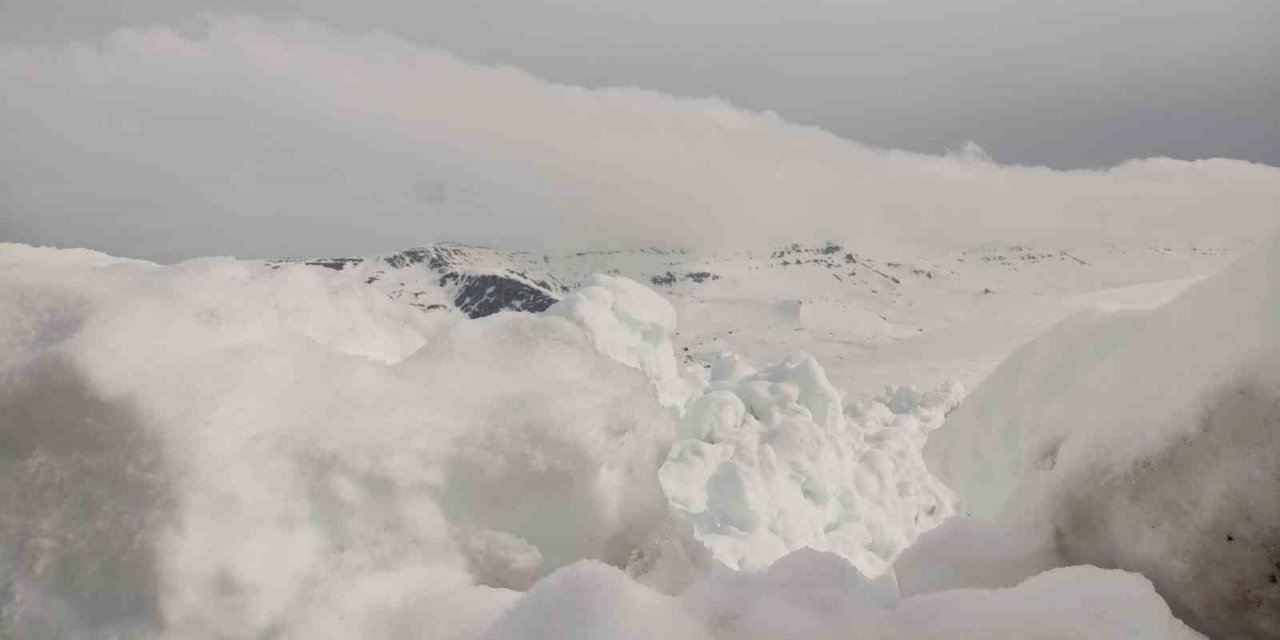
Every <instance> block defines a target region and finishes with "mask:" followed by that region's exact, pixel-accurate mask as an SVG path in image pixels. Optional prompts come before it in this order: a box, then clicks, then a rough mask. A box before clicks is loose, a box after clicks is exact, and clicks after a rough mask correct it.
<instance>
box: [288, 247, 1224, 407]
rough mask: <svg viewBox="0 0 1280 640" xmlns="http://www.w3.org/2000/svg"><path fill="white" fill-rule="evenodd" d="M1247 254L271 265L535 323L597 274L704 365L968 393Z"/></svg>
mask: <svg viewBox="0 0 1280 640" xmlns="http://www.w3.org/2000/svg"><path fill="white" fill-rule="evenodd" d="M1248 246H1249V245H1248V244H1246V243H1239V244H1237V245H1194V244H1187V245H1154V244H1151V245H1139V246H1120V245H1101V246H1096V247H1082V248H1077V249H1074V250H1070V251H1067V250H1061V249H1039V248H1036V247H1030V246H1020V245H1014V246H989V247H983V248H977V249H971V250H967V251H961V252H958V253H953V254H947V255H935V256H925V255H921V254H920V253H919V252H918V251H913V250H906V249H896V248H884V247H876V246H872V247H850V246H842V245H840V244H834V243H825V244H818V245H800V244H789V245H785V246H779V247H776V248H773V249H769V250H760V251H752V250H741V251H727V252H716V253H710V252H695V251H688V250H683V249H671V248H658V247H651V248H644V249H631V250H614V251H584V252H574V253H567V254H560V255H553V254H542V253H532V252H524V251H509V250H503V249H493V248H486V247H475V246H467V245H462V244H457V243H441V244H434V245H429V246H423V247H417V248H412V249H406V250H403V251H399V252H396V253H391V254H386V255H379V256H367V257H344V258H312V259H290V260H280V261H274V262H272V263H271V264H273V265H276V266H279V265H284V264H297V263H301V264H303V265H307V266H312V267H316V268H324V269H329V270H333V271H337V272H339V273H340V274H341V275H342V277H346V278H350V279H351V281H352V283H353V284H356V285H359V286H367V287H370V288H372V289H374V290H375V291H377V292H379V293H381V294H382V295H385V296H387V297H388V298H390V299H392V300H396V301H399V302H402V303H404V304H406V305H409V306H411V307H413V308H415V309H418V310H420V311H422V312H425V313H459V314H463V315H465V316H467V317H470V318H480V317H484V316H488V315H492V314H494V313H498V312H500V311H526V312H541V311H543V310H545V309H546V308H548V307H549V306H551V305H552V304H554V303H555V302H556V301H557V300H559V299H561V298H562V297H563V296H564V295H565V293H566V292H567V291H570V290H572V289H574V288H576V287H578V286H580V285H581V284H582V282H583V281H584V280H585V279H586V278H588V277H590V276H591V275H592V274H595V273H603V274H609V275H620V276H624V277H627V278H630V279H632V280H636V281H638V282H642V283H644V284H646V285H648V286H650V287H652V288H653V289H655V290H657V291H659V292H660V293H662V294H663V295H664V296H665V297H666V298H667V299H668V300H669V301H670V302H671V303H672V304H673V305H674V306H675V308H676V310H677V312H678V314H679V316H680V319H681V328H680V331H679V332H678V333H677V334H676V335H675V340H676V346H677V348H678V350H679V351H680V353H681V354H683V355H684V356H685V357H686V359H688V360H693V361H697V362H701V363H702V364H703V365H704V366H708V367H709V366H710V365H711V363H713V362H714V361H715V359H716V358H717V357H718V355H719V354H720V353H722V352H724V351H732V352H734V353H738V354H743V355H745V356H747V357H749V358H752V359H754V360H757V361H777V360H781V359H783V358H785V357H787V356H788V355H790V354H791V353H793V352H796V351H801V352H808V353H813V354H815V355H820V356H821V358H822V360H823V362H824V364H825V365H826V367H827V371H828V374H829V375H830V376H831V378H832V380H833V382H835V383H836V384H837V385H838V386H840V387H842V388H845V389H847V390H851V391H854V392H857V393H859V394H860V395H866V396H870V395H874V394H876V393H878V392H879V391H880V390H881V389H882V387H883V386H885V385H887V384H900V383H903V382H910V383H912V384H917V385H920V386H924V387H933V386H936V385H937V384H939V383H941V382H943V381H944V380H946V379H958V380H960V381H962V382H964V383H965V384H969V385H972V384H974V383H976V382H977V381H978V380H980V379H981V378H982V377H983V376H984V375H985V374H986V373H987V372H988V371H990V370H991V368H992V367H994V366H995V365H996V364H997V363H998V362H999V361H1000V360H1002V359H1003V358H1004V357H1005V356H1006V355H1008V354H1009V353H1010V352H1011V351H1012V350H1013V349H1014V348H1016V347H1017V346H1018V345H1020V344H1022V343H1023V342H1025V341H1027V340H1029V339H1031V338H1032V337H1034V336H1036V335H1039V334H1040V333H1041V332H1043V331H1044V330H1045V329H1046V328H1048V327H1049V326H1051V325H1052V324H1053V323H1055V322H1056V321H1058V320H1060V319H1061V318H1063V317H1065V316H1066V315H1069V314H1070V313H1072V312H1074V311H1076V310H1079V309H1081V308H1085V307H1090V306H1094V305H1097V304H1110V305H1116V304H1119V305H1131V304H1137V305H1148V304H1152V303H1158V302H1161V301H1164V300H1167V299H1169V298H1170V297H1172V296H1173V295H1175V294H1176V293H1177V292H1179V291H1181V290H1182V288H1184V287H1185V286H1186V285H1188V284H1190V283H1191V282H1193V281H1194V280H1196V279H1198V278H1200V277H1203V276H1204V275H1206V274H1208V273H1211V272H1213V271H1214V270H1216V269H1217V268H1219V267H1220V266H1222V265H1223V264H1225V263H1226V262H1228V261H1229V260H1230V259H1231V258H1232V257H1234V256H1236V255H1237V254H1238V253H1239V252H1240V251H1241V250H1243V249H1247V248H1248Z"/></svg>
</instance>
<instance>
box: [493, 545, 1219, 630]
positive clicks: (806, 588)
mask: <svg viewBox="0 0 1280 640" xmlns="http://www.w3.org/2000/svg"><path fill="white" fill-rule="evenodd" d="M482 637H483V638H484V639H485V640H517V639H518V640H540V639H547V640H552V639H555V640H559V639H561V638H593V639H596V638H598V639H601V640H604V639H606V638H607V639H629V638H635V639H640V638H672V639H675V640H695V639H696V640H712V639H721V640H785V639H793V638H810V639H831V640H835V639H837V638H842V639H846V640H935V639H936V640H969V639H972V640H1194V639H1196V638H1200V637H1201V636H1200V635H1199V634H1197V633H1195V632H1194V631H1191V630H1190V629H1188V628H1187V627H1186V626H1185V625H1183V624H1182V623H1181V622H1179V621H1178V620H1177V619H1175V618H1174V617H1173V616H1171V615H1170V613H1169V608H1168V606H1167V605H1165V603H1164V602H1163V601H1162V600H1161V599H1160V597H1159V596H1157V595H1156V594H1155V592H1154V591H1153V590H1152V588H1151V584H1150V583H1149V582H1148V581H1147V580H1145V579H1143V578H1142V577H1141V576H1138V575H1134V574H1130V573H1125V572H1122V571H1104V570H1101V569H1096V568H1093V567H1073V568H1068V569H1058V570H1055V571H1051V572H1048V573H1045V574H1044V575H1041V576H1038V577H1036V578H1034V579H1032V580H1028V581H1026V582H1025V583H1023V584H1020V585H1018V586H1017V587H1015V588H1010V589H990V590H986V589H965V590H957V591H948V592H943V593H935V594H929V595H924V596H918V597H915V598H907V599H904V600H901V601H899V600H898V598H897V596H896V593H895V592H894V590H893V585H892V583H891V582H885V581H883V580H876V581H871V580H868V579H866V578H865V577H863V576H862V575H861V574H859V573H858V571H857V570H856V569H854V568H853V567H852V566H850V565H849V564H848V563H847V562H846V561H845V560H843V559H842V558H840V557H838V556H835V555H832V554H826V553H820V552H815V551H798V552H796V553H793V554H791V555H789V556H786V557H785V558H783V559H781V560H779V561H778V562H777V563H775V564H774V565H773V566H772V567H770V568H769V569H767V570H765V571H762V572H749V573H742V574H734V573H732V572H730V573H725V574H721V575H717V576H715V577H712V578H709V579H708V580H706V581H704V582H702V583H700V584H698V585H697V586H695V587H694V588H693V589H691V590H689V591H688V592H687V593H685V594H683V595H681V596H677V597H673V596H665V595H662V594H659V593H657V592H654V591H652V590H650V589H647V588H645V587H644V586H641V585H638V584H636V583H634V582H632V581H629V580H627V578H626V576H625V575H624V574H623V573H621V572H619V571H617V570H616V569H613V568H610V567H606V566H603V565H600V564H598V563H590V562H588V563H579V564H575V565H573V566H571V567H568V568H565V569H562V570H560V571H558V572H557V573H555V574H554V575H552V576H551V577H550V578H548V579H547V580H545V581H543V582H541V583H539V584H538V586H536V587H535V588H534V589H533V590H532V591H530V592H529V594H528V595H526V596H525V597H524V598H522V599H521V600H520V601H519V602H518V603H517V604H516V605H515V606H514V607H513V608H512V609H511V610H510V611H508V612H507V613H506V614H505V615H503V616H502V617H501V618H500V619H499V620H498V621H497V622H496V623H495V624H494V625H493V627H491V628H490V629H489V630H488V632H487V633H485V634H484V635H483V636H482Z"/></svg>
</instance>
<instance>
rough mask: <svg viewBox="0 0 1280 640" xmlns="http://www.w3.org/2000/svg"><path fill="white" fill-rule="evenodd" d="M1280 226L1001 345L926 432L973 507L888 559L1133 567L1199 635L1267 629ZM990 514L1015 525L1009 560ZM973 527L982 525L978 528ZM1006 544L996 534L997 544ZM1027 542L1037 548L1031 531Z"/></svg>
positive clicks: (1275, 613) (1276, 437)
mask: <svg viewBox="0 0 1280 640" xmlns="http://www.w3.org/2000/svg"><path fill="white" fill-rule="evenodd" d="M1277 274H1280V238H1275V239H1273V240H1272V241H1271V242H1270V243H1269V244H1267V245H1266V246H1264V247H1263V248H1262V249H1260V250H1259V251H1257V252H1255V253H1254V254H1253V255H1252V256H1250V257H1247V258H1245V259H1242V260H1240V261H1238V262H1236V263H1235V264H1233V265H1232V266H1231V267H1229V268H1227V269H1225V270H1224V271H1222V272H1221V273H1219V274H1217V275H1215V276H1214V277H1212V278H1210V279H1207V280H1205V281H1203V282H1201V283H1199V284H1197V285H1195V286H1193V287H1192V288H1190V289H1189V290H1187V291H1186V293H1184V294H1183V295H1182V296H1180V297H1179V298H1177V299H1176V300H1174V301H1173V302H1170V303H1169V304H1167V305H1165V306H1163V307H1160V308H1158V309H1155V310H1151V311H1141V310H1132V309H1129V310H1116V311H1113V312H1111V313H1102V312H1095V313H1090V314H1087V315H1082V316H1077V317H1074V318H1071V319H1069V320H1067V321H1065V322H1064V323H1062V324H1061V325H1060V326H1059V327H1057V328H1056V329H1054V330H1053V331H1050V332H1049V333H1047V334H1046V335H1045V336H1044V337H1042V338H1040V339H1038V340H1036V341H1034V342H1032V343H1031V344H1029V345H1027V346H1026V347H1024V348H1023V349H1022V350H1021V351H1019V352H1018V353H1017V354H1015V355H1014V356H1012V357H1011V358H1010V359H1009V360H1008V361H1006V362H1005V363H1004V364H1003V365H1001V367H1000V368H999V369H997V370H996V371H995V372H994V373H993V374H992V375H991V377H990V378H988V379H987V381H985V382H984V383H983V384H982V385H980V386H979V387H978V389H977V390H976V391H975V392H974V394H973V396H972V397H971V398H970V399H969V400H968V401H967V402H966V403H965V405H963V406H962V407H961V408H960V409H959V410H957V411H956V413H955V414H954V415H952V417H951V419H949V420H948V421H947V424H946V425H945V426H944V427H943V428H942V429H940V430H939V431H938V432H937V433H936V435H935V437H934V438H933V439H931V440H930V442H929V444H928V446H927V447H926V456H927V458H928V459H929V460H930V464H931V468H932V469H933V470H934V471H935V472H937V473H939V474H940V475H941V477H942V479H943V480H945V481H946V482H948V483H949V484H950V485H951V486H952V487H953V488H955V489H956V490H957V491H958V492H959V494H960V496H961V497H962V499H963V502H964V504H965V505H966V507H964V509H965V510H967V511H968V513H969V514H971V515H972V516H974V517H975V518H976V519H977V520H975V521H973V522H970V523H968V524H966V525H953V526H948V527H943V528H942V529H940V530H938V531H936V532H934V533H933V534H931V535H929V536H927V537H926V539H925V541H924V544H923V545H922V546H921V547H920V548H919V549H916V550H912V552H911V553H910V554H908V557H907V559H906V560H905V561H904V563H905V566H909V567H911V569H910V573H911V574H912V576H918V578H919V582H920V584H919V585H918V586H913V587H911V589H913V590H927V589H930V588H935V587H937V586H940V585H946V584H948V583H949V582H951V581H953V580H952V578H948V577H947V576H941V575H939V574H940V573H951V574H953V577H954V575H958V574H962V573H964V572H965V571H966V570H965V569H964V567H963V564H964V563H963V562H962V563H955V565H956V566H955V568H954V569H949V568H947V565H949V564H952V563H949V562H947V561H946V560H945V559H947V558H956V557H959V556H960V555H961V554H957V553H956V550H958V549H968V553H966V554H964V555H967V556H968V557H969V558H970V559H973V558H977V557H981V556H983V555H984V554H985V555H986V557H994V556H997V555H1002V556H1004V559H1001V560H999V561H998V562H999V563H1002V564H1004V565H1005V569H1007V570H1008V571H1007V575H1008V579H1016V578H1017V577H1018V575H1019V573H1023V574H1025V573H1026V571H1025V567H1031V568H1034V567H1037V566H1039V565H1042V564H1043V563H1044V562H1046V561H1049V562H1062V563H1090V564H1095V565H1099V566H1106V567H1117V568H1122V569H1127V570H1131V571H1138V572H1141V573H1143V574H1144V575H1146V576H1147V577H1148V578H1150V579H1151V581H1152V582H1153V583H1154V584H1155V587H1156V588H1157V589H1158V590H1159V591H1160V593H1161V594H1162V595H1163V596H1164V597H1165V598H1166V599H1167V600H1168V601H1169V602H1170V604H1171V605H1172V606H1173V607H1174V610H1175V611H1176V612H1177V613H1178V614H1179V616H1180V617H1182V618H1183V619H1184V620H1187V621H1188V622H1190V623H1192V624H1194V625H1195V626H1197V627H1198V628H1200V629H1201V630H1204V631H1206V632H1208V633H1210V634H1212V635H1213V636H1214V637H1223V638H1275V637H1277V636H1280V466H1277V464H1276V460H1277V459H1280V278H1278V277H1277ZM993 530H1000V531H1003V533H1002V534H999V535H1005V536H1014V537H1016V538H1019V539H1020V541H1019V542H1017V543H1016V545H1014V546H1016V547H1018V548H1021V549H1022V550H1023V553H1021V554H1015V555H1020V556H1021V558H1022V561H1023V562H1024V565H1025V567H1024V570H1023V571H1021V572H1020V571H1018V570H1017V567H1015V566H1013V565H1014V564H1017V563H1011V562H1010V560H1009V557H1010V554H1005V553H1001V552H1000V550H1001V548H1002V547H1005V545H1000V544H991V542H990V541H991V539H992V538H991V537H992V536H993V535H997V534H995V533H993ZM984 540H985V542H984ZM1005 548H1007V547H1005ZM1037 548H1038V549H1040V550H1041V551H1042V552H1043V553H1041V554H1040V558H1039V559H1036V556H1037V552H1036V549H1037Z"/></svg>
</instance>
